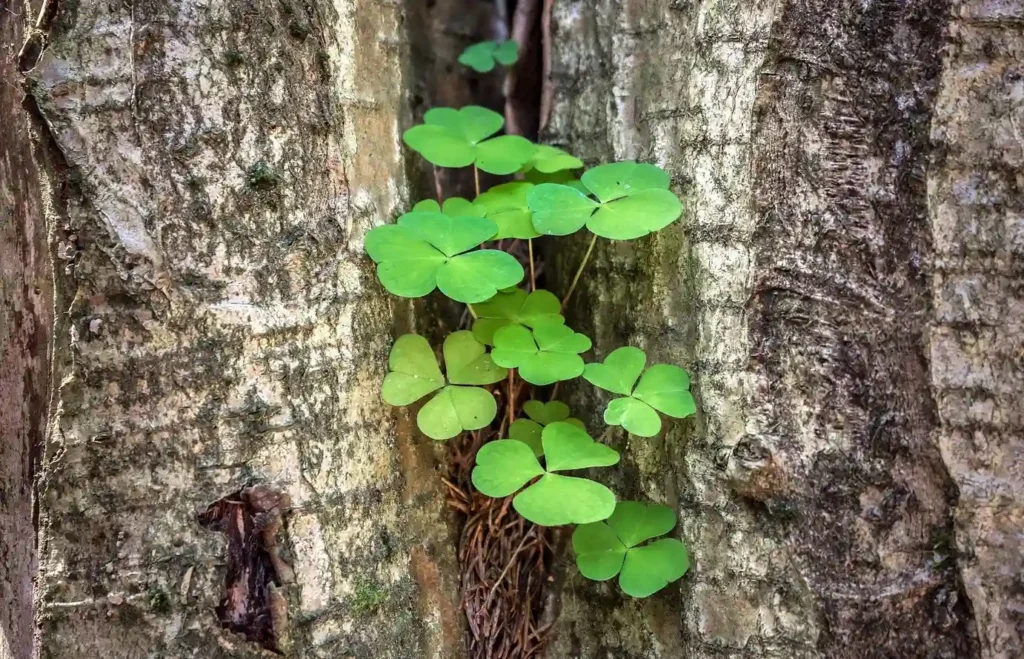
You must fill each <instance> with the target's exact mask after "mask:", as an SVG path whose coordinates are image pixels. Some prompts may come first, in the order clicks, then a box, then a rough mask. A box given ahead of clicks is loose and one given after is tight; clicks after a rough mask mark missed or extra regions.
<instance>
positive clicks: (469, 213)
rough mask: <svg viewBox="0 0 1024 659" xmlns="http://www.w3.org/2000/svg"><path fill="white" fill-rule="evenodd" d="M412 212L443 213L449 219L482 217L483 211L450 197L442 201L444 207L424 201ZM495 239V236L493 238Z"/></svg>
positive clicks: (467, 202)
mask: <svg viewBox="0 0 1024 659" xmlns="http://www.w3.org/2000/svg"><path fill="white" fill-rule="evenodd" d="M412 210H413V212H430V213H444V214H445V215H447V216H449V217H484V209H483V208H482V207H480V206H478V205H476V204H475V203H473V202H471V201H469V200H468V199H463V198H462V197H451V198H449V199H445V200H444V206H443V207H442V206H440V205H438V203H437V202H436V201H434V200H433V199H424V200H423V201H420V202H417V203H416V205H415V206H413V207H412ZM493 237H494V238H497V236H493Z"/></svg>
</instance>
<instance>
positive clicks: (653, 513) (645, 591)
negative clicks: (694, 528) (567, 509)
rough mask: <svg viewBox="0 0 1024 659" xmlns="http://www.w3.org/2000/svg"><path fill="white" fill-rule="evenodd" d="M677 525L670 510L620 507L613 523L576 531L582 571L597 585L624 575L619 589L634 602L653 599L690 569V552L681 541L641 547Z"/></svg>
mask: <svg viewBox="0 0 1024 659" xmlns="http://www.w3.org/2000/svg"><path fill="white" fill-rule="evenodd" d="M675 525H676V515H675V513H674V512H673V511H672V509H671V508H669V507H668V506H660V505H656V504H646V503H640V502H636V501H620V502H619V503H618V504H617V505H616V506H615V512H614V513H612V515H611V517H609V518H608V519H607V520H605V521H603V522H595V523H593V524H584V525H582V526H578V527H576V531H575V532H574V533H573V535H572V548H573V551H574V552H575V553H576V566H577V567H578V568H579V570H580V573H581V574H582V575H583V576H585V577H587V578H588V579H593V580H595V581H606V580H608V579H611V578H612V577H614V576H615V575H618V577H619V587H620V588H622V591H623V592H624V593H626V594H627V595H631V596H632V597H647V596H649V595H653V594H654V593H656V592H658V591H659V590H661V589H662V588H664V587H665V586H667V585H668V584H670V583H671V582H673V581H676V580H677V579H680V578H681V577H682V576H683V575H684V574H685V573H686V571H687V570H688V569H689V568H690V557H689V555H688V554H687V553H686V547H684V546H683V543H681V542H679V541H678V540H676V539H675V538H662V539H660V540H655V541H654V542H651V543H648V544H641V543H643V542H646V541H648V540H650V539H652V538H656V537H658V536H662V535H665V534H666V533H669V532H670V531H671V530H672V529H673V528H675Z"/></svg>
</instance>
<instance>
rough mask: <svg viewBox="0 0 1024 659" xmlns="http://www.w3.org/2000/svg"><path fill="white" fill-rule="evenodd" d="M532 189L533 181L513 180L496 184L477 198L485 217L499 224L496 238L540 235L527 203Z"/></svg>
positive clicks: (523, 237) (477, 204) (526, 237)
mask: <svg viewBox="0 0 1024 659" xmlns="http://www.w3.org/2000/svg"><path fill="white" fill-rule="evenodd" d="M532 189H533V184H532V183H526V182H524V181H513V182H512V183H502V184H501V185H496V186H494V187H493V188H491V189H490V190H488V191H487V192H485V193H483V194H482V195H480V196H479V197H477V198H476V201H474V204H475V205H476V206H478V207H481V208H482V209H483V210H484V217H486V218H487V219H489V220H491V221H492V222H494V223H495V224H497V225H498V233H497V234H496V235H495V236H494V239H495V240H501V239H503V238H521V239H524V240H526V239H529V238H536V237H538V236H539V235H540V234H539V233H537V231H536V230H535V229H534V228H533V213H532V212H531V211H530V207H529V205H527V203H526V198H527V196H528V195H529V194H530V190H532Z"/></svg>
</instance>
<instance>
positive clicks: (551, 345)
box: [533, 322, 591, 355]
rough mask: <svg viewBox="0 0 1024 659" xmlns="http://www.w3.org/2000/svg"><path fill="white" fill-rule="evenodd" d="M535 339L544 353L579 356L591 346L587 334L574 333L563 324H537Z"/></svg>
mask: <svg viewBox="0 0 1024 659" xmlns="http://www.w3.org/2000/svg"><path fill="white" fill-rule="evenodd" d="M533 338H534V339H535V340H536V341H537V347H538V348H540V349H541V351H543V352H558V353H563V354H567V355H578V354H579V353H581V352H586V351H587V350H590V346H591V343H590V339H589V338H587V336H586V335H585V334H580V333H579V332H574V331H573V330H572V329H570V328H569V327H568V326H567V325H563V324H561V323H544V322H540V323H535V324H534V328H533Z"/></svg>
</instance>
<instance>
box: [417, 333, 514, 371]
mask: <svg viewBox="0 0 1024 659" xmlns="http://www.w3.org/2000/svg"><path fill="white" fill-rule="evenodd" d="M435 365H436V364H435ZM444 365H445V371H446V372H447V375H448V381H449V382H451V383H452V384H493V383H495V382H500V381H501V380H504V379H505V376H506V375H508V370H506V369H504V368H501V367H500V366H496V365H495V364H494V362H493V361H492V360H491V356H490V355H488V354H487V348H486V346H484V344H482V343H480V342H479V341H477V340H476V337H474V336H473V333H472V332H470V331H469V330H460V331H458V332H452V333H451V334H449V335H448V338H446V339H445V340H444Z"/></svg>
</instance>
